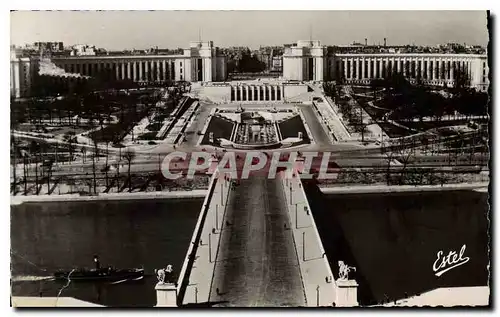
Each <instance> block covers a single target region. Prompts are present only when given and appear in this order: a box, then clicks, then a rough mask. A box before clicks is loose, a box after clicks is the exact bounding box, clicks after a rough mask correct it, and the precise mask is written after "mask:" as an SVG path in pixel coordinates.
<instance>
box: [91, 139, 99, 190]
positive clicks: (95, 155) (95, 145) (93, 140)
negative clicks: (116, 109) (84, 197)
mask: <svg viewBox="0 0 500 317" xmlns="http://www.w3.org/2000/svg"><path fill="white" fill-rule="evenodd" d="M92 144H93V145H94V153H93V155H92V176H93V184H94V194H97V181H96V165H95V160H96V157H97V155H99V154H98V153H99V152H98V149H99V139H98V138H97V134H93V137H92Z"/></svg>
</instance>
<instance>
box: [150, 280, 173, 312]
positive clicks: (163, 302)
mask: <svg viewBox="0 0 500 317" xmlns="http://www.w3.org/2000/svg"><path fill="white" fill-rule="evenodd" d="M155 290H156V307H177V287H175V284H174V283H161V282H159V283H158V284H156V287H155Z"/></svg>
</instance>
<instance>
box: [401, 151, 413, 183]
mask: <svg viewBox="0 0 500 317" xmlns="http://www.w3.org/2000/svg"><path fill="white" fill-rule="evenodd" d="M411 156H412V152H411V151H404V150H401V156H400V162H401V164H403V168H402V169H401V176H400V178H399V185H403V183H404V180H405V172H406V167H407V166H408V163H409V161H410V158H411Z"/></svg>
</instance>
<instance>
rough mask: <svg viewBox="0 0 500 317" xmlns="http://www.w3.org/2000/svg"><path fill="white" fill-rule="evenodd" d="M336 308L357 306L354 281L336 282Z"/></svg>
mask: <svg viewBox="0 0 500 317" xmlns="http://www.w3.org/2000/svg"><path fill="white" fill-rule="evenodd" d="M335 305H336V306H337V307H353V306H359V303H358V283H357V282H356V281H355V280H337V298H336V300H335Z"/></svg>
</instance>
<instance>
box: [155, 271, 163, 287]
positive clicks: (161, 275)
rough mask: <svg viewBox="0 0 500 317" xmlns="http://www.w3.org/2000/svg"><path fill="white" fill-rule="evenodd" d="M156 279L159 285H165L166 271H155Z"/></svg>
mask: <svg viewBox="0 0 500 317" xmlns="http://www.w3.org/2000/svg"><path fill="white" fill-rule="evenodd" d="M155 273H156V277H157V278H158V282H159V283H162V284H163V283H165V270H164V269H159V270H158V269H156V270H155Z"/></svg>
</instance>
